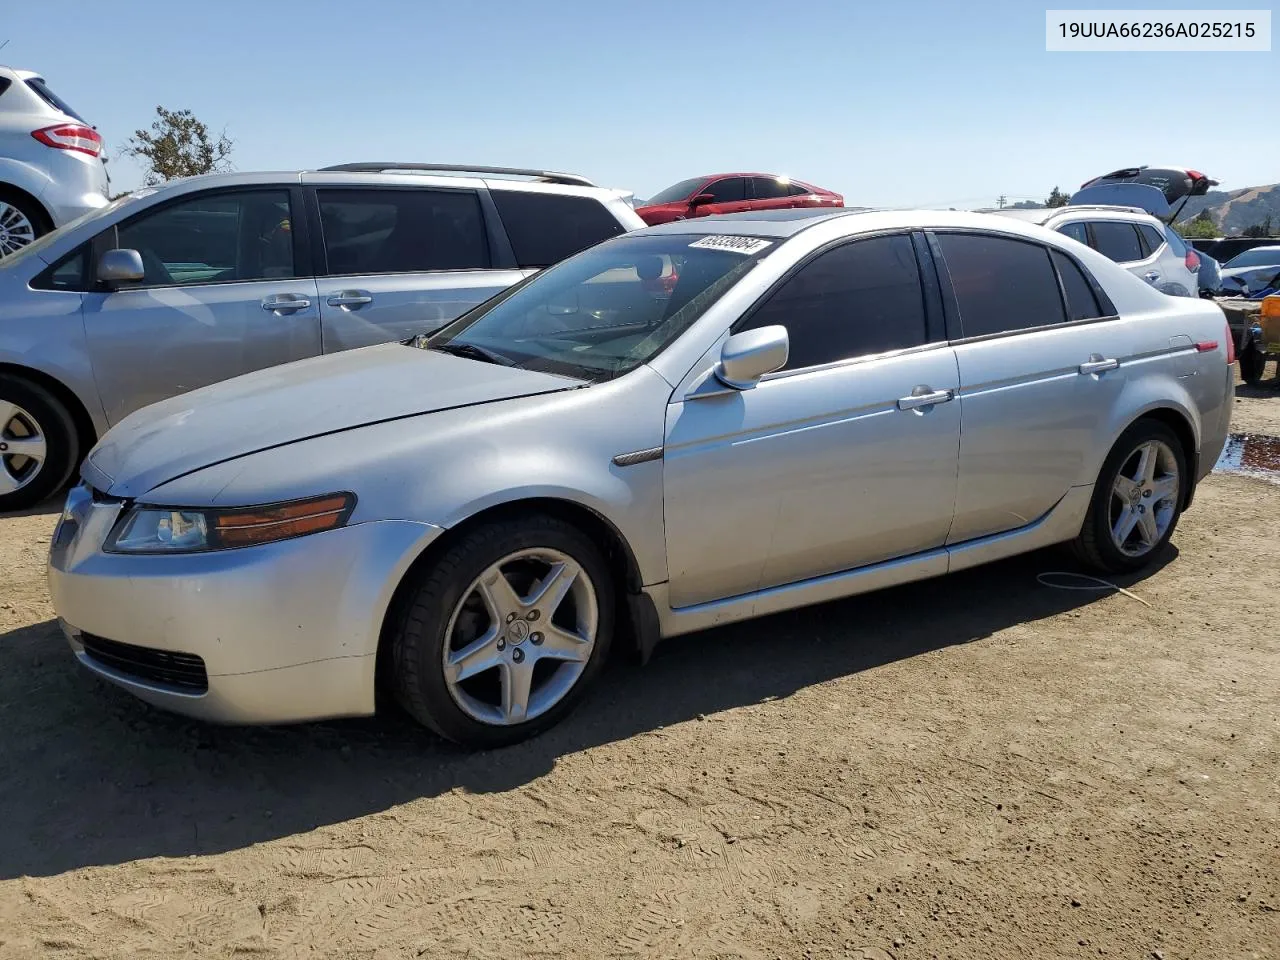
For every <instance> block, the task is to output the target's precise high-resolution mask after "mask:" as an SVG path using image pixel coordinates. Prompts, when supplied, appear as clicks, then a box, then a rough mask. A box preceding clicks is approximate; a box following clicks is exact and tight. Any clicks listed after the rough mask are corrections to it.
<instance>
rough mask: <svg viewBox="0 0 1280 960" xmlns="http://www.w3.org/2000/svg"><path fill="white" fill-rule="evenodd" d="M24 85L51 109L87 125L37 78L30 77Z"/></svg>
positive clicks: (68, 105)
mask: <svg viewBox="0 0 1280 960" xmlns="http://www.w3.org/2000/svg"><path fill="white" fill-rule="evenodd" d="M26 84H27V86H28V87H30V88H31V89H32V90H34V91H35V94H36V96H38V97H39V98H40V99H41V100H43V101H44V102H45V103H47V104H48V105H49V106H51V107H53V109H55V110H59V111H61V112H62V113H65V114H66V115H67V116H68V117H71V118H73V119H75V120H79V121H80V122H81V123H85V124H87V123H88V121H87V120H85V118H84V117H82V116H80V114H78V113H76V112H75V111H74V110H72V109H71V104H69V103H67V101H65V100H63V99H62V98H61V97H60V96H58V95H57V94H56V93H54V92H53V91H52V90H50V89H49V85H48V84H47V83H45V82H44V81H43V80H41V79H40V78H39V77H32V78H31V79H30V80H28V81H26Z"/></svg>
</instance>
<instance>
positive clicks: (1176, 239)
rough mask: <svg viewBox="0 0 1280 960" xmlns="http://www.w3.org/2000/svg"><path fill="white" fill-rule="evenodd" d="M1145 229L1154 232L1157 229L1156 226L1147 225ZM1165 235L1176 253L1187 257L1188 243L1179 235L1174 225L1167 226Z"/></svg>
mask: <svg viewBox="0 0 1280 960" xmlns="http://www.w3.org/2000/svg"><path fill="white" fill-rule="evenodd" d="M1144 229H1147V230H1151V231H1153V232H1154V230H1155V228H1154V227H1146V228H1144ZM1163 237H1164V239H1165V240H1167V241H1168V242H1169V246H1170V247H1171V248H1172V249H1173V252H1174V253H1176V254H1177V255H1178V256H1180V257H1185V256H1186V255H1187V244H1186V243H1185V241H1183V239H1182V237H1180V236H1178V231H1176V230H1174V229H1173V227H1170V226H1165V227H1164V234H1163Z"/></svg>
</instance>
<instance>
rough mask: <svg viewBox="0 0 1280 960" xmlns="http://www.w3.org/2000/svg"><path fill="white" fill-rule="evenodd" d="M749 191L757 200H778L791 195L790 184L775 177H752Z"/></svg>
mask: <svg viewBox="0 0 1280 960" xmlns="http://www.w3.org/2000/svg"><path fill="white" fill-rule="evenodd" d="M751 189H752V191H753V192H754V196H755V198H756V199H757V200H778V199H781V198H782V197H787V196H790V195H791V184H790V183H788V182H786V181H783V180H778V179H777V178H775V177H752V178H751Z"/></svg>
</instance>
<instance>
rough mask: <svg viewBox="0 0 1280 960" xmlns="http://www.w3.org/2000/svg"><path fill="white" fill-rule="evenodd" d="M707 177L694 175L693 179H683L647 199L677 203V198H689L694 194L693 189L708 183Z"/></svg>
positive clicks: (652, 201)
mask: <svg viewBox="0 0 1280 960" xmlns="http://www.w3.org/2000/svg"><path fill="white" fill-rule="evenodd" d="M706 181H707V178H706V177H694V178H693V179H692V180H681V181H680V182H679V183H677V184H673V185H672V186H670V187H667V188H666V189H665V190H659V191H658V192H657V193H655V194H654V195H653V196H652V197H650V198H649V199H648V200H646V201H645V203H646V204H649V203H675V202H676V201H677V200H688V199H689V197H691V196H693V191H694V190H696V189H697V188H698V187H699V186H700V185H702V184H703V183H706Z"/></svg>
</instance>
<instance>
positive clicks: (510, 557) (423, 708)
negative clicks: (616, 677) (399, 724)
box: [389, 516, 614, 747]
mask: <svg viewBox="0 0 1280 960" xmlns="http://www.w3.org/2000/svg"><path fill="white" fill-rule="evenodd" d="M411 591H412V592H411V593H410V594H409V595H408V596H407V597H406V599H405V602H404V603H403V605H402V607H401V609H400V612H399V614H398V617H397V621H396V623H395V627H394V630H393V633H392V635H391V636H390V638H389V640H390V642H391V664H390V666H391V669H392V671H393V676H392V678H391V679H392V682H393V684H394V687H395V691H396V695H397V699H398V700H399V701H400V703H401V705H402V706H403V707H404V708H405V709H406V710H407V711H408V712H409V713H410V714H412V715H413V716H414V717H415V718H416V719H417V720H419V721H420V722H421V723H424V724H426V725H427V726H429V727H430V728H432V729H433V730H435V731H436V732H437V733H439V734H440V735H442V736H444V737H446V738H448V739H449V740H453V741H455V742H457V743H461V744H464V745H467V746H471V747H497V746H503V745H505V744H509V743H515V742H518V741H520V740H524V739H526V738H527V737H530V736H533V735H534V734H537V733H539V732H541V731H542V730H545V729H546V728H548V727H550V726H552V725H553V724H555V723H557V722H558V721H559V720H560V719H562V718H563V717H564V716H565V715H566V714H567V713H568V712H569V711H570V710H572V709H573V707H574V706H575V705H576V703H577V702H578V700H579V699H581V697H582V695H583V694H584V693H585V691H586V689H587V687H588V686H589V685H590V683H591V681H592V680H593V679H594V677H595V675H596V673H597V672H598V671H599V669H600V666H601V664H602V663H603V662H604V659H605V657H606V655H607V653H608V649H609V644H610V642H611V640H612V637H613V611H614V594H613V584H612V582H611V580H610V576H609V568H608V566H607V565H606V563H605V560H604V558H603V557H602V556H601V554H600V552H599V550H598V549H597V548H596V546H595V544H594V543H593V542H592V541H591V540H590V539H589V538H588V537H586V536H585V535H584V534H583V533H582V532H581V531H579V530H578V529H577V528H575V527H573V526H571V525H569V524H567V523H565V522H563V521H561V520H558V519H555V518H553V517H543V516H535V517H527V518H523V519H520V520H516V521H508V522H504V523H494V524H489V525H485V526H482V527H478V528H476V529H475V530H473V531H471V532H469V533H467V534H466V535H465V536H463V537H462V538H461V539H460V540H459V541H458V542H457V543H455V544H453V545H452V546H451V547H450V548H449V549H448V550H447V551H445V552H444V553H443V554H442V555H441V556H440V557H438V558H436V559H435V561H434V562H433V563H432V564H431V566H430V567H429V568H428V569H426V570H425V571H423V573H422V575H421V577H420V579H419V581H418V583H417V584H416V585H414V586H413V587H412V588H411Z"/></svg>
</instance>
